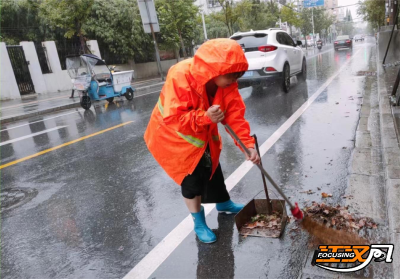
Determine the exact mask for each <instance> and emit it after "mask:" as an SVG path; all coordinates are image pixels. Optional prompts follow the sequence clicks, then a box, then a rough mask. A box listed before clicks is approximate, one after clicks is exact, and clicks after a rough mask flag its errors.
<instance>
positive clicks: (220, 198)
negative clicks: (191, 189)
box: [202, 165, 244, 214]
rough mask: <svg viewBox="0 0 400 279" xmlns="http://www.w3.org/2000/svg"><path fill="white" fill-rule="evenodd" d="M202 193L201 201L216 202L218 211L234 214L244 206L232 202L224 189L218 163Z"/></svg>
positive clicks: (223, 181)
mask: <svg viewBox="0 0 400 279" xmlns="http://www.w3.org/2000/svg"><path fill="white" fill-rule="evenodd" d="M204 189H205V191H204V192H203V194H202V198H203V199H202V202H203V203H216V204H217V210H218V212H220V213H226V214H236V213H238V212H239V211H240V210H242V208H243V207H244V205H243V204H240V203H234V202H233V201H232V200H231V197H230V196H229V193H228V191H227V190H226V185H225V179H224V175H223V173H222V169H221V165H218V167H217V169H216V170H215V173H214V175H213V177H212V178H211V180H210V181H208V183H207V186H206V187H205V188H204Z"/></svg>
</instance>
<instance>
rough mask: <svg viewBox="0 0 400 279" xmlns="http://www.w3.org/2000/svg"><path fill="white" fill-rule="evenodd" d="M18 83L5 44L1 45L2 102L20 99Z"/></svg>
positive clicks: (0, 80) (0, 88)
mask: <svg viewBox="0 0 400 279" xmlns="http://www.w3.org/2000/svg"><path fill="white" fill-rule="evenodd" d="M20 98H21V94H20V93H19V89H18V85H17V81H16V79H15V76H14V71H13V68H12V66H11V61H10V58H9V57H8V52H7V48H6V44H5V43H0V100H12V99H20Z"/></svg>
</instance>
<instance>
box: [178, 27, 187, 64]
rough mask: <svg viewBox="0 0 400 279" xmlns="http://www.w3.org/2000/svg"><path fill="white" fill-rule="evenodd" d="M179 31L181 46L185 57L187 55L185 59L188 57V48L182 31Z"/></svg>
mask: <svg viewBox="0 0 400 279" xmlns="http://www.w3.org/2000/svg"><path fill="white" fill-rule="evenodd" d="M178 33H179V40H180V41H181V47H182V51H183V57H185V59H186V58H187V53H186V49H185V45H184V44H183V39H182V33H181V31H180V30H178Z"/></svg>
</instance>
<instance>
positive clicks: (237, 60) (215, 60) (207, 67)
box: [190, 39, 249, 85]
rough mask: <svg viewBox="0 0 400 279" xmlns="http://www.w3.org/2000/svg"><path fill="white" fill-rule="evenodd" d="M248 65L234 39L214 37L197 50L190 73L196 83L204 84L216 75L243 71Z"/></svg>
mask: <svg viewBox="0 0 400 279" xmlns="http://www.w3.org/2000/svg"><path fill="white" fill-rule="evenodd" d="M248 67H249V64H248V63H247V59H246V57H245V55H244V52H243V49H242V48H241V46H240V45H239V44H238V43H237V42H236V41H234V40H231V39H214V40H209V41H207V42H205V43H204V44H203V45H201V47H200V48H199V49H198V50H197V52H196V54H195V55H194V58H193V64H192V65H191V68H190V73H191V75H192V77H193V78H194V79H195V80H196V83H197V84H198V85H204V84H206V83H207V82H208V81H210V80H211V79H213V78H215V77H217V76H220V75H226V74H229V73H235V72H244V71H247V69H248Z"/></svg>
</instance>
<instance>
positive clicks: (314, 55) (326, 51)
mask: <svg viewBox="0 0 400 279" xmlns="http://www.w3.org/2000/svg"><path fill="white" fill-rule="evenodd" d="M331 51H333V48H331V49H328V50H325V51H323V52H320V53H316V54H313V55H311V56H306V60H308V59H311V58H314V57H317V56H318V55H322V54H325V53H328V52H331Z"/></svg>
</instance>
